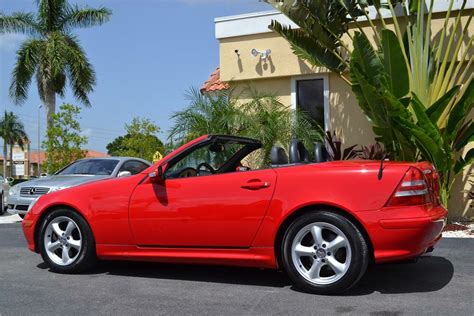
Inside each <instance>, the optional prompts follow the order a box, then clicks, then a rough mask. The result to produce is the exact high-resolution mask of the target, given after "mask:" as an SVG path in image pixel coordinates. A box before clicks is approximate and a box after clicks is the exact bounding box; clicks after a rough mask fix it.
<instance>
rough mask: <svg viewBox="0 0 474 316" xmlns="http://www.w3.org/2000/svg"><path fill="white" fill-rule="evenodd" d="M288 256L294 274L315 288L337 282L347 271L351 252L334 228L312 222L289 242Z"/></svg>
mask: <svg viewBox="0 0 474 316" xmlns="http://www.w3.org/2000/svg"><path fill="white" fill-rule="evenodd" d="M291 257H292V261H293V264H294V266H295V268H296V270H297V271H298V273H299V274H300V275H301V276H302V277H304V278H305V279H306V280H308V281H309V282H311V283H314V284H316V285H328V284H332V283H334V282H337V281H338V280H340V279H341V278H342V277H343V276H344V275H345V274H346V272H347V271H348V269H349V267H350V264H351V259H352V250H351V246H350V244H349V240H348V238H347V236H346V235H345V234H344V233H343V232H342V231H341V230H340V229H339V228H337V227H336V226H334V225H332V224H329V223H325V222H316V223H311V224H309V225H307V226H305V227H303V228H302V229H301V230H300V231H298V233H297V234H296V236H295V238H294V239H293V243H292V247H291Z"/></svg>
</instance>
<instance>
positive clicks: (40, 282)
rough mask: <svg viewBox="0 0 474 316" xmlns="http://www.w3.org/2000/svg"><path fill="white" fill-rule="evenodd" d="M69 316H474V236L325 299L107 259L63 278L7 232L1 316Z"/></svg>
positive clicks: (219, 275) (261, 282)
mask: <svg viewBox="0 0 474 316" xmlns="http://www.w3.org/2000/svg"><path fill="white" fill-rule="evenodd" d="M63 313H64V314H66V313H68V314H76V313H77V314H99V313H100V314H140V315H141V314H174V315H183V314H239V315H241V314H284V315H288V314H297V313H299V314H319V315H325V314H326V315H332V314H348V315H402V314H406V315H414V314H431V315H473V314H474V239H444V240H442V241H441V243H440V244H439V247H438V248H437V249H436V250H435V252H434V254H433V256H431V257H426V258H422V259H421V260H420V261H419V262H418V263H417V264H387V265H380V266H374V267H370V268H369V271H368V273H367V274H366V275H365V277H364V278H363V279H362V281H361V283H360V284H359V285H358V286H357V287H356V288H354V289H353V290H351V292H349V293H347V294H346V295H344V296H317V295H310V294H306V293H301V292H299V291H297V290H296V289H294V288H293V287H292V286H291V284H290V282H289V281H288V279H287V278H286V277H285V275H284V274H283V273H281V272H276V271H269V270H259V269H243V268H227V267H209V266H207V267H206V266H185V265H169V264H150V263H148V264H147V263H126V262H122V263H117V262H107V263H105V262H104V263H102V264H100V265H99V266H98V267H97V268H96V269H95V270H93V271H90V272H89V273H87V274H84V275H60V274H54V273H51V272H49V271H48V270H47V268H46V267H45V266H44V264H43V263H42V260H41V258H40V256H39V255H36V254H34V253H31V252H29V251H28V250H27V249H26V247H25V242H24V240H23V236H22V234H21V229H20V226H19V224H11V225H0V315H2V316H3V315H24V314H35V315H37V314H50V315H51V314H55V315H58V314H63Z"/></svg>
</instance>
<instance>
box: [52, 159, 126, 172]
mask: <svg viewBox="0 0 474 316" xmlns="http://www.w3.org/2000/svg"><path fill="white" fill-rule="evenodd" d="M118 162H119V161H118V160H113V159H90V160H78V161H76V162H74V163H72V164H70V165H69V166H67V167H66V168H64V169H63V170H61V171H59V172H58V173H57V175H60V176H64V175H72V174H80V175H104V176H110V175H111V174H112V172H113V171H114V169H115V167H116V166H117V164H118Z"/></svg>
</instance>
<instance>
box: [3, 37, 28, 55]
mask: <svg viewBox="0 0 474 316" xmlns="http://www.w3.org/2000/svg"><path fill="white" fill-rule="evenodd" d="M26 38H27V37H26V35H23V34H0V50H3V51H13V50H15V49H16V48H18V46H19V45H20V44H21V43H22V42H23V41H24V40H25V39H26Z"/></svg>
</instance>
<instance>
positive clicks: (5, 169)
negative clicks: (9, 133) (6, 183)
mask: <svg viewBox="0 0 474 316" xmlns="http://www.w3.org/2000/svg"><path fill="white" fill-rule="evenodd" d="M7 155H8V151H7V141H6V140H5V139H4V140H3V177H4V178H7V177H8V176H7Z"/></svg>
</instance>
